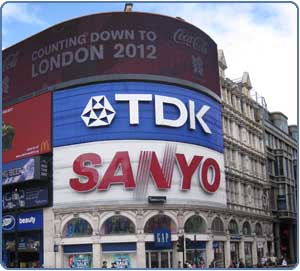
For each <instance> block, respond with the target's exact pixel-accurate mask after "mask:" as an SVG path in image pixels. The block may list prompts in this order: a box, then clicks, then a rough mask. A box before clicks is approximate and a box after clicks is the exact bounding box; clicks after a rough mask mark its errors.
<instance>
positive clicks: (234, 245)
mask: <svg viewBox="0 0 300 271" xmlns="http://www.w3.org/2000/svg"><path fill="white" fill-rule="evenodd" d="M230 256H231V261H232V262H234V263H237V262H238V261H239V259H240V255H239V242H230Z"/></svg>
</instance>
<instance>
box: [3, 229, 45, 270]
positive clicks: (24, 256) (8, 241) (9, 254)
mask: <svg viewBox="0 0 300 271" xmlns="http://www.w3.org/2000/svg"><path fill="white" fill-rule="evenodd" d="M41 235H42V232H40V231H32V232H20V233H18V236H17V240H18V241H17V243H18V251H17V252H16V250H15V247H16V246H15V244H16V242H15V240H16V236H15V234H5V235H4V236H3V247H2V250H3V262H4V263H5V265H6V266H7V267H9V268H15V267H18V266H19V267H20V268H39V267H41V265H42V257H43V251H42V236H41ZM17 261H18V263H17Z"/></svg>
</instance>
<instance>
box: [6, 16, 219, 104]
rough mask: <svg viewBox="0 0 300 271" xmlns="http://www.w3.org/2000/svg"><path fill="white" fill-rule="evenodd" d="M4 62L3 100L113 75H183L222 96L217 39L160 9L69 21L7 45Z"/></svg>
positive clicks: (168, 76) (179, 76) (184, 77)
mask: <svg viewBox="0 0 300 271" xmlns="http://www.w3.org/2000/svg"><path fill="white" fill-rule="evenodd" d="M2 62H3V73H2V79H3V102H4V103H7V102H11V101H14V100H15V99H16V98H19V97H22V96H25V95H29V94H30V93H32V92H34V91H38V90H45V91H47V90H50V89H51V87H52V88H53V85H55V84H60V83H62V82H70V81H72V80H82V79H83V78H87V77H95V76H102V77H103V76H104V77H105V76H108V75H113V76H114V78H117V79H118V75H127V76H129V77H130V75H133V77H134V78H135V79H136V78H137V77H136V75H142V76H143V77H144V78H145V76H155V75H156V76H160V77H166V78H172V79H182V80H187V81H190V82H193V83H196V84H197V86H199V87H200V88H201V87H202V89H203V90H206V91H211V92H212V93H214V94H215V95H216V96H219V95H220V86H219V74H218V59H217V46H216V44H215V42H214V41H213V40H212V39H211V38H210V37H209V36H208V35H206V34H205V33H204V32H203V31H201V30H200V29H198V28H196V27H195V26H193V25H191V24H189V23H187V22H185V21H183V20H179V19H175V18H171V17H166V16H161V15H155V14H146V13H136V12H130V13H126V12H116V13H103V14H94V15H90V16H85V17H80V18H77V19H73V20H70V21H66V22H64V23H61V24H58V25H55V26H53V27H51V28H49V29H47V30H45V31H43V32H41V33H39V34H37V35H34V36H32V37H30V38H28V39H26V40H24V41H22V42H20V43H18V44H16V45H14V46H12V47H10V48H7V49H5V50H4V51H3V55H2ZM110 79H111V78H110Z"/></svg>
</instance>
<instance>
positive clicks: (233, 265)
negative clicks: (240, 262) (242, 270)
mask: <svg viewBox="0 0 300 271" xmlns="http://www.w3.org/2000/svg"><path fill="white" fill-rule="evenodd" d="M228 268H236V264H235V262H233V261H231V262H230V265H229V266H228Z"/></svg>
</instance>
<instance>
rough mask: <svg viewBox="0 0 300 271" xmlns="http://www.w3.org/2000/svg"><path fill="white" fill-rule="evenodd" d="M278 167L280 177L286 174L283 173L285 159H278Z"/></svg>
mask: <svg viewBox="0 0 300 271" xmlns="http://www.w3.org/2000/svg"><path fill="white" fill-rule="evenodd" d="M277 159H278V166H279V175H280V176H283V175H284V172H283V157H278V158H277Z"/></svg>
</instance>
